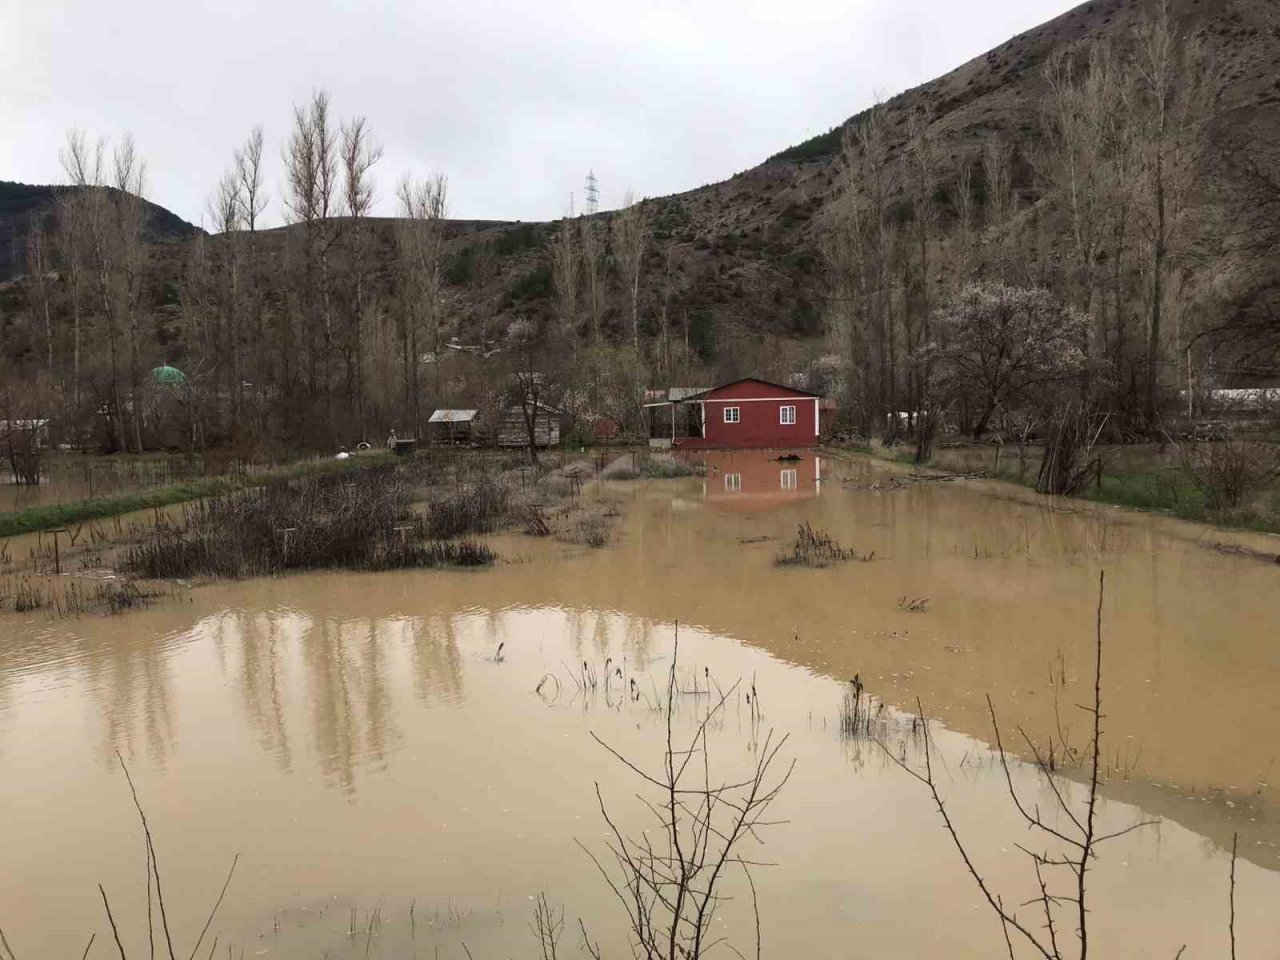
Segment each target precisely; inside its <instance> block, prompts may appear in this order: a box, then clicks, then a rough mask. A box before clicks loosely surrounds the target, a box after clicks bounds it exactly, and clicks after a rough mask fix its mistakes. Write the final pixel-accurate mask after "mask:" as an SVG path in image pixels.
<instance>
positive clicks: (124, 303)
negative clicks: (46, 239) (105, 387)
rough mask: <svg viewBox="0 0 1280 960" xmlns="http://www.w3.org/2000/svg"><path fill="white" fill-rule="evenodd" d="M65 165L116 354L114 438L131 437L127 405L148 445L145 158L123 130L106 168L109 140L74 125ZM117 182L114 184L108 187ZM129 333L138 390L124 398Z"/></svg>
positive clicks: (138, 440) (77, 226) (137, 435)
mask: <svg viewBox="0 0 1280 960" xmlns="http://www.w3.org/2000/svg"><path fill="white" fill-rule="evenodd" d="M60 157H61V160H62V165H63V169H64V170H65V171H66V173H67V176H68V178H69V179H70V181H71V184H72V186H73V187H74V188H75V195H74V200H73V202H72V206H71V208H70V211H69V212H71V216H69V217H67V218H66V219H65V220H64V221H63V223H64V226H65V227H67V228H69V229H71V230H73V231H75V232H76V233H77V234H78V237H77V239H76V241H75V246H76V248H77V250H78V251H80V250H82V251H83V252H84V256H85V258H86V261H87V263H88V264H89V270H90V274H91V276H92V283H93V296H94V299H95V301H96V303H97V305H98V309H99V310H100V311H101V315H102V318H103V321H104V322H105V324H106V327H107V345H108V354H109V362H110V378H111V386H110V397H111V400H110V411H109V415H108V420H109V422H110V423H111V425H112V432H113V437H114V441H115V443H116V444H117V446H119V447H122V448H123V447H124V445H125V434H124V429H123V423H124V419H125V414H126V413H128V415H129V420H130V422H131V424H132V428H133V429H132V433H133V437H132V439H133V441H134V447H135V449H136V450H138V451H139V452H141V450H142V429H141V414H142V402H141V401H142V398H141V358H140V354H139V330H138V310H139V306H140V304H139V301H140V298H141V293H142V267H143V258H144V255H145V251H144V247H143V229H144V218H145V208H144V206H143V200H142V194H143V192H144V190H145V186H146V169H145V164H143V162H142V161H141V159H140V158H139V157H138V156H137V153H136V151H135V149H134V145H133V138H132V137H127V136H126V137H125V139H124V140H123V141H122V142H121V144H119V145H118V146H117V147H116V149H115V150H114V152H113V155H112V165H111V171H110V174H108V169H107V164H106V142H105V141H103V140H98V141H97V142H96V143H95V144H93V145H90V144H89V142H88V140H87V139H86V137H85V135H84V134H83V133H82V132H81V131H78V130H72V131H71V132H70V133H69V134H68V136H67V143H66V146H65V147H64V149H63V150H62V152H61V154H60ZM108 187H111V188H113V189H110V190H108V189H107V188H108ZM123 337H127V338H128V345H129V370H130V384H131V387H132V394H133V396H132V397H131V398H130V402H129V403H128V404H126V403H125V400H124V394H123V390H122V385H121V372H120V366H121V358H120V351H121V339H122V338H123Z"/></svg>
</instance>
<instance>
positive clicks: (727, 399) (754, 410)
mask: <svg viewBox="0 0 1280 960" xmlns="http://www.w3.org/2000/svg"><path fill="white" fill-rule="evenodd" d="M821 402H822V398H821V397H820V396H818V395H817V394H816V393H808V392H806V391H804V390H796V389H794V388H793V387H784V386H782V385H780V384H777V383H769V382H768V381H765V380H757V379H755V378H750V377H749V378H747V379H745V380H735V381H734V382H733V383H726V384H724V385H723V386H719V387H716V388H714V389H712V390H707V391H705V392H704V393H698V394H694V395H693V396H690V397H685V398H683V399H681V400H678V401H675V403H676V406H677V407H678V408H683V410H684V413H685V415H683V416H677V417H673V418H672V423H673V424H675V423H677V422H681V423H685V424H687V425H688V430H687V432H688V433H690V434H692V436H674V437H672V438H671V443H672V445H673V446H675V447H678V448H680V449H684V450H688V449H694V450H732V449H746V448H755V449H788V448H792V447H813V446H817V444H818V438H819V436H820V431H821V426H822V424H821V412H820V404H821Z"/></svg>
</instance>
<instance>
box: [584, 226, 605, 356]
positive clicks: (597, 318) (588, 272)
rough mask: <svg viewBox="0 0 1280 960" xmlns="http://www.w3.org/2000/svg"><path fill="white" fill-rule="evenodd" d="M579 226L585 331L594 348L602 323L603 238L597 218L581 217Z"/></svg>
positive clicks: (598, 340) (598, 341)
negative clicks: (585, 306)
mask: <svg viewBox="0 0 1280 960" xmlns="http://www.w3.org/2000/svg"><path fill="white" fill-rule="evenodd" d="M580 225H581V247H580V249H581V251H582V279H583V281H584V286H585V290H584V292H585V294H586V298H587V331H588V335H589V338H590V341H591V343H592V345H593V346H594V345H597V344H599V343H600V336H601V325H602V323H603V321H604V237H603V235H602V233H601V230H602V225H601V224H600V222H599V218H598V217H583V218H582V219H581V220H580Z"/></svg>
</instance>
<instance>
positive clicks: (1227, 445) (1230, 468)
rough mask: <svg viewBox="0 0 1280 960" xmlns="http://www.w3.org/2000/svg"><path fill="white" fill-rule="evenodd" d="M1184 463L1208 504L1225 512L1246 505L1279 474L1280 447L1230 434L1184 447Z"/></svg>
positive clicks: (1213, 509) (1219, 511)
mask: <svg viewBox="0 0 1280 960" xmlns="http://www.w3.org/2000/svg"><path fill="white" fill-rule="evenodd" d="M1182 464H1183V468H1184V469H1185V470H1186V472H1187V475H1188V476H1189V477H1190V479H1191V482H1192V483H1193V484H1195V486H1196V488H1197V489H1199V490H1200V492H1201V493H1203V494H1204V500H1205V506H1206V507H1208V509H1209V510H1210V511H1212V512H1214V513H1225V512H1227V511H1230V510H1236V509H1239V508H1240V507H1242V506H1244V505H1245V502H1246V501H1247V500H1249V499H1250V498H1251V497H1252V496H1253V495H1254V494H1256V493H1257V492H1258V491H1260V490H1261V489H1262V488H1263V487H1265V486H1266V485H1267V484H1268V483H1270V482H1271V481H1272V480H1275V479H1276V478H1277V477H1280V448H1277V447H1276V446H1275V445H1273V444H1269V443H1261V442H1258V441H1250V440H1244V439H1240V438H1234V437H1229V438H1227V439H1226V440H1220V441H1210V442H1207V443H1196V444H1193V445H1192V446H1190V447H1187V448H1183V450H1182Z"/></svg>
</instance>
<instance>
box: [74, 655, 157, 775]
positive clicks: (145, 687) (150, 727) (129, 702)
mask: <svg viewBox="0 0 1280 960" xmlns="http://www.w3.org/2000/svg"><path fill="white" fill-rule="evenodd" d="M164 654H165V647H164V645H161V644H154V643H138V641H137V639H136V637H134V636H132V635H131V634H129V633H127V632H125V631H121V630H112V631H110V632H107V633H106V634H105V636H104V637H103V644H102V645H101V646H98V647H96V648H95V649H94V650H93V651H91V652H90V654H89V655H88V656H87V657H85V659H84V661H83V662H84V665H85V671H86V673H87V683H86V687H87V690H88V693H89V697H90V699H91V700H92V702H93V703H94V705H95V707H96V709H97V712H98V714H99V715H100V716H101V717H102V742H101V748H100V756H101V758H102V760H103V762H104V763H107V764H113V763H115V762H116V753H117V752H119V753H121V754H122V755H124V756H125V757H129V758H133V757H136V756H138V755H139V754H140V753H142V752H143V751H144V750H145V752H146V755H147V756H148V757H150V759H151V761H152V763H154V764H155V765H156V766H158V767H160V768H162V769H163V767H164V765H165V763H166V761H167V759H168V756H169V754H170V752H171V751H172V750H173V747H174V729H173V704H172V697H171V692H172V691H171V685H172V676H171V674H170V670H169V664H168V662H167V658H166V657H165V655H164ZM139 720H140V721H141V722H140V724H139V723H137V722H136V721H139Z"/></svg>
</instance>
